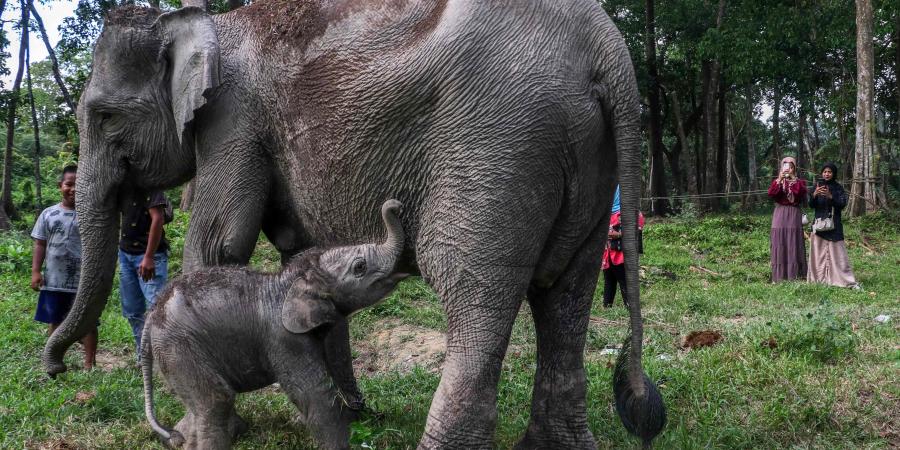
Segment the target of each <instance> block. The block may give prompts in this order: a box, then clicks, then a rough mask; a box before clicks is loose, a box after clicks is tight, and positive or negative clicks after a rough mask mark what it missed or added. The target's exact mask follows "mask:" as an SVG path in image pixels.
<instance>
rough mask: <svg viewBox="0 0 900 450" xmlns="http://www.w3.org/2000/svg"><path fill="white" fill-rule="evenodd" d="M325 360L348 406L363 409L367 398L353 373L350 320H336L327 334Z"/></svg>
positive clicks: (355, 409) (358, 409) (353, 408)
mask: <svg viewBox="0 0 900 450" xmlns="http://www.w3.org/2000/svg"><path fill="white" fill-rule="evenodd" d="M325 360H326V363H327V366H328V373H329V374H331V378H332V379H334V383H335V385H337V387H338V389H339V390H340V391H341V395H342V396H343V397H344V400H345V401H346V403H347V406H348V407H350V409H352V410H354V411H361V410H363V409H364V408H365V407H366V401H365V398H363V395H362V393H361V392H360V391H359V386H358V385H357V384H356V377H355V376H354V375H353V357H352V355H351V351H350V323H349V321H348V320H346V319H345V320H340V321H338V322H336V323H335V324H334V325H333V326H332V327H331V330H329V331H328V334H327V335H326V336H325Z"/></svg>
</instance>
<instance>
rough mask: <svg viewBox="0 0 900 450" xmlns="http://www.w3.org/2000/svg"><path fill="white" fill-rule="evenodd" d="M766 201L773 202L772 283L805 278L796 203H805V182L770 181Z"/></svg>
mask: <svg viewBox="0 0 900 450" xmlns="http://www.w3.org/2000/svg"><path fill="white" fill-rule="evenodd" d="M769 198H771V199H772V200H773V201H775V203H776V205H775V212H774V213H773V214H772V230H771V234H770V245H769V248H770V251H771V255H772V260H771V266H772V282H773V283H777V282H779V281H786V280H797V279H805V278H806V275H807V270H806V244H805V239H804V237H803V223H802V215H803V213H802V212H801V211H800V204H801V203H803V202H804V201H805V200H806V182H805V181H804V180H802V179H795V180H793V181H792V182H786V181H783V182H779V181H778V180H773V181H772V184H771V185H770V186H769Z"/></svg>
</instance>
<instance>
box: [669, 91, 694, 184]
mask: <svg viewBox="0 0 900 450" xmlns="http://www.w3.org/2000/svg"><path fill="white" fill-rule="evenodd" d="M669 98H670V103H671V105H672V122H673V125H674V127H675V137H676V139H677V144H676V148H677V149H678V151H677V152H676V151H674V150H673V151H672V155H671V158H670V160H669V165H671V166H672V177H673V178H675V183H674V186H675V191H676V192H677V193H678V194H679V195H681V194H684V192H685V186H686V185H687V183H686V180H685V173H684V171H683V170H682V168H688V167H690V160H689V159H688V157H687V156H688V155H689V154H690V151H689V149H690V144H689V143H688V140H687V135H686V134H685V132H684V122H683V120H682V118H681V101H680V100H678V92H671V93H670V94H669ZM688 176H689V175H688Z"/></svg>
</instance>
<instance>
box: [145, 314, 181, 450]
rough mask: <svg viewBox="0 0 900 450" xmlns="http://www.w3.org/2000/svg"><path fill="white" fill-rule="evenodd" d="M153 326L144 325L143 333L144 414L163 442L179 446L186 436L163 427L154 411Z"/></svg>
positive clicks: (174, 446) (170, 446)
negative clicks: (151, 330) (151, 331)
mask: <svg viewBox="0 0 900 450" xmlns="http://www.w3.org/2000/svg"><path fill="white" fill-rule="evenodd" d="M151 328H152V327H151V326H150V324H149V323H146V324H145V325H144V330H143V332H142V333H141V334H142V336H141V373H142V374H143V376H144V414H146V415H147V420H148V421H149V422H150V428H152V429H153V431H154V432H155V433H156V434H157V435H159V437H160V440H161V441H162V442H163V444H164V445H165V446H167V447H169V448H178V447H181V446H182V445H183V444H184V436H182V435H181V433H179V432H178V431H176V430H171V429H168V428H165V427H163V426H162V425H160V424H159V422H157V421H156V415H155V414H154V413H153V350H152V345H151V342H150V341H151V333H150V329H151Z"/></svg>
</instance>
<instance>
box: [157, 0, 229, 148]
mask: <svg viewBox="0 0 900 450" xmlns="http://www.w3.org/2000/svg"><path fill="white" fill-rule="evenodd" d="M157 24H158V27H159V30H160V34H161V36H162V40H163V52H164V55H165V59H166V62H167V64H168V67H167V71H168V79H169V80H170V83H171V84H170V86H169V88H170V90H171V92H170V94H171V99H172V115H173V116H174V117H175V127H176V129H177V132H178V140H179V141H180V142H182V143H184V140H185V139H187V138H188V137H187V136H186V130H185V128H186V127H187V126H188V124H190V123H191V122H192V121H193V120H194V112H195V111H197V110H198V109H200V108H201V107H203V105H205V104H206V100H207V98H208V96H209V94H210V91H211V90H212V89H214V88H215V87H216V86H218V85H219V39H218V37H217V36H216V28H215V24H214V23H213V21H212V19H211V18H210V16H209V14H207V13H206V12H205V11H203V10H202V9H200V8H197V7H186V8H181V9H179V10H177V11H172V12H170V13H166V14H163V15H161V16H159V19H157Z"/></svg>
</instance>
